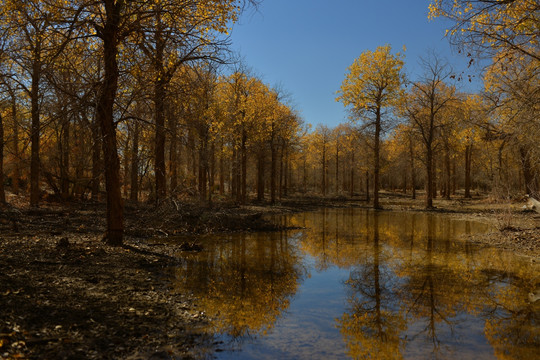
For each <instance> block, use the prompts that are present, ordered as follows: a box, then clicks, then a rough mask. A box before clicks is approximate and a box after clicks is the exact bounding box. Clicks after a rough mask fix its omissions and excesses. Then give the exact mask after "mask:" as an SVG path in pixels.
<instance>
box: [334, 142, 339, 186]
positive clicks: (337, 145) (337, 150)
mask: <svg viewBox="0 0 540 360" xmlns="http://www.w3.org/2000/svg"><path fill="white" fill-rule="evenodd" d="M335 175H336V186H335V190H336V195H338V194H339V137H338V138H337V139H336V174H335Z"/></svg>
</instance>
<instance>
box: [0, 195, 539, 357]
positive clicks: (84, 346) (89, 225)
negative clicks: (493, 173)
mask: <svg viewBox="0 0 540 360" xmlns="http://www.w3.org/2000/svg"><path fill="white" fill-rule="evenodd" d="M9 201H10V206H9V207H7V208H4V209H0V233H1V237H0V359H3V358H6V359H7V358H9V359H11V358H32V359H82V358H84V359H179V358H182V359H189V358H201V357H204V356H205V354H212V353H213V352H214V351H216V349H218V348H219V344H215V343H213V339H212V337H210V336H208V335H206V334H205V332H204V330H203V329H204V326H205V324H206V323H207V321H208V319H207V318H206V316H205V313H204V311H203V310H202V309H199V308H198V307H197V303H196V301H195V300H194V299H193V297H192V294H188V293H186V294H179V293H177V292H174V291H173V290H172V289H171V286H170V284H169V283H168V279H169V278H170V277H169V271H170V270H171V269H172V268H174V267H175V266H178V264H179V261H180V260H179V259H178V256H177V254H178V253H179V252H180V251H197V250H198V244H195V245H193V244H186V243H183V244H177V245H168V246H155V245H156V244H155V243H153V242H151V241H147V239H149V238H152V237H156V236H158V237H163V236H171V235H191V234H203V233H219V232H230V231H262V230H278V229H279V228H278V227H276V226H275V225H273V224H272V223H271V222H269V221H266V220H265V218H264V215H269V214H283V213H292V212H299V211H310V210H315V209H317V208H321V207H365V208H367V207H368V204H367V202H365V201H362V200H360V199H353V200H350V199H347V198H345V197H339V198H324V199H322V198H319V197H310V198H290V199H287V200H283V201H280V203H278V204H275V205H272V206H271V205H269V204H257V203H251V204H249V205H245V206H237V205H234V204H232V203H219V204H214V206H213V207H212V208H211V209H209V208H207V207H204V206H200V205H198V204H197V203H186V202H176V201H172V200H170V201H166V202H164V203H163V204H161V205H160V206H157V207H156V206H150V205H140V206H133V205H132V204H129V203H128V204H126V213H125V218H126V238H125V246H124V247H121V248H111V247H108V246H106V245H105V244H103V242H102V241H100V240H101V236H102V234H103V231H104V227H105V222H104V212H105V206H104V204H102V203H70V204H52V203H49V204H45V205H43V206H42V207H40V208H39V209H35V208H29V207H28V206H26V205H25V203H24V201H23V200H20V199H18V198H15V197H13V196H12V197H11V198H10V199H9ZM381 204H382V206H383V208H384V211H419V212H424V211H426V210H424V208H423V200H422V199H421V197H419V199H417V200H411V199H410V196H408V195H403V194H397V193H382V198H381ZM524 204H525V203H524V202H520V201H515V202H512V203H509V202H504V203H502V202H494V201H491V200H490V199H489V198H487V197H477V198H474V199H467V200H465V199H462V198H457V197H456V198H455V199H454V200H444V199H440V198H438V199H436V200H435V202H434V205H435V206H436V209H434V210H431V211H433V212H437V213H447V214H449V216H456V217H460V218H466V219H475V220H478V221H482V222H487V223H490V224H492V225H493V227H494V229H496V230H494V231H493V232H491V233H489V234H485V235H479V236H474V237H471V238H470V239H469V240H470V241H474V242H476V243H479V244H486V246H488V245H489V246H497V247H501V248H505V249H510V250H512V251H514V252H516V253H518V254H521V255H523V256H528V257H530V258H531V261H540V257H539V256H540V214H538V213H536V212H533V211H524V210H523V205H524Z"/></svg>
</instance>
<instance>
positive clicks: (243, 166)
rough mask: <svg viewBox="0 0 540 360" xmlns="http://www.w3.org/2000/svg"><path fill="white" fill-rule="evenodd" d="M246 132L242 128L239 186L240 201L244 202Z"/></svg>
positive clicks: (245, 185)
mask: <svg viewBox="0 0 540 360" xmlns="http://www.w3.org/2000/svg"><path fill="white" fill-rule="evenodd" d="M246 142H247V133H246V130H245V129H242V146H241V156H242V157H241V164H242V188H241V193H242V195H241V198H240V203H241V204H245V203H246V196H247V195H246V187H247V148H246Z"/></svg>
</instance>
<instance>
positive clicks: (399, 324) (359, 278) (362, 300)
mask: <svg viewBox="0 0 540 360" xmlns="http://www.w3.org/2000/svg"><path fill="white" fill-rule="evenodd" d="M371 216H372V220H373V224H372V225H373V226H372V227H371V229H373V237H372V241H373V244H372V245H373V247H372V258H368V260H366V261H365V262H364V263H363V264H359V265H358V268H357V269H356V270H354V271H352V272H351V275H350V277H349V280H347V282H346V283H347V285H348V286H349V287H350V289H349V293H350V294H349V300H348V301H349V304H350V309H349V310H348V312H347V313H345V314H343V316H342V317H341V318H340V319H338V320H337V321H338V326H339V328H340V331H341V333H342V335H343V337H344V339H345V342H346V343H347V347H348V349H349V355H350V356H352V357H353V358H356V359H369V358H377V359H394V358H400V357H401V351H402V348H403V346H404V343H403V341H402V340H401V339H400V338H399V335H400V333H401V332H402V331H403V330H404V328H405V321H404V318H403V317H402V316H401V314H399V312H398V311H396V310H395V309H396V308H397V306H396V300H397V299H396V294H395V289H394V287H395V284H394V282H393V280H392V278H393V276H392V275H391V274H390V273H389V269H388V268H387V267H386V266H385V265H384V261H381V256H384V255H383V254H384V253H383V252H382V250H381V247H380V244H379V224H378V216H379V214H378V213H372V214H371ZM368 224H369V222H368Z"/></svg>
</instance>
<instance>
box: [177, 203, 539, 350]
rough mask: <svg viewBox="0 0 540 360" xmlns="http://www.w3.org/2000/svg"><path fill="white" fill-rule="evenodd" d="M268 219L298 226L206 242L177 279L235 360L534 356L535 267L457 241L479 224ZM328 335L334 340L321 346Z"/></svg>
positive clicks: (401, 218) (410, 218)
mask: <svg viewBox="0 0 540 360" xmlns="http://www.w3.org/2000/svg"><path fill="white" fill-rule="evenodd" d="M276 221H281V222H286V223H288V224H289V225H292V226H298V227H302V228H304V230H301V231H291V232H283V233H271V234H268V233H266V234H236V235H229V236H227V237H224V238H223V237H222V238H214V237H208V238H206V239H204V240H203V241H204V242H205V251H203V252H202V253H200V254H198V255H189V256H187V257H186V258H185V259H184V260H185V261H184V266H182V267H180V268H179V269H178V272H177V276H176V279H177V285H178V287H179V288H180V289H183V290H182V291H185V290H186V289H188V290H190V291H192V292H193V293H194V294H195V295H196V296H198V298H199V299H200V301H201V305H202V307H203V309H204V310H205V311H207V313H208V314H209V315H210V316H211V317H215V318H216V321H215V322H213V330H212V331H214V332H216V333H221V334H227V335H229V336H231V337H232V338H234V339H237V340H239V341H240V344H241V348H242V349H241V351H239V352H235V353H234V356H232V357H234V358H263V357H266V358H270V359H271V358H275V357H276V356H277V355H278V354H279V357H280V358H313V357H314V356H317V354H321V355H320V357H321V358H322V357H323V355H322V354H323V352H324V358H332V357H334V358H342V357H343V355H344V354H348V356H349V357H351V358H356V359H362V358H379V359H385V358H391V359H394V358H456V357H457V358H473V357H474V358H494V357H497V358H501V359H503V358H504V359H506V358H509V359H510V358H511V359H521V358H523V359H532V358H535V356H536V354H537V353H538V351H539V350H540V326H539V307H540V304H538V303H537V304H531V303H529V302H528V299H527V293H528V292H531V291H533V290H534V288H535V286H536V285H537V283H536V282H537V281H538V275H539V266H538V265H537V264H535V263H531V262H530V261H528V260H527V259H524V258H519V257H515V256H513V254H511V253H509V252H504V251H500V250H495V249H489V248H482V249H480V248H478V247H475V246H473V245H472V244H471V243H468V242H464V241H462V240H460V238H461V236H462V235H464V234H469V233H471V232H483V231H487V230H488V228H487V226H486V225H482V224H478V223H473V222H468V221H462V220H457V219H453V218H451V217H448V216H437V215H431V214H422V213H416V214H411V213H397V212H372V211H367V210H359V209H346V210H344V209H341V210H324V211H321V212H317V213H305V214H298V215H294V216H290V217H289V216H288V217H283V218H280V219H276ZM182 256H184V255H182ZM328 274H333V275H332V276H329V275H328ZM307 278H309V281H307V280H306V279H307ZM328 279H332V280H328ZM336 279H341V280H336ZM314 294H315V295H314ZM307 296H310V298H309V301H307V300H306V297H307ZM336 301H337V302H338V303H340V304H341V305H336V306H329V304H330V303H332V304H335V303H336ZM295 304H302V305H301V306H295ZM321 314H327V315H328V318H329V319H330V320H329V321H327V322H328V323H327V324H326V325H322V326H323V327H324V328H323V327H321V322H322V321H321V319H322V316H321ZM308 317H311V318H312V319H311V320H306V318H308ZM278 319H281V320H278ZM331 319H334V320H333V321H332V320H331ZM310 321H311V323H310ZM294 324H296V325H298V324H302V326H294ZM310 324H311V325H310ZM299 328H301V329H300V330H299ZM291 329H294V331H296V332H297V333H295V332H294V331H293V330H291ZM298 331H301V332H302V333H301V334H300V333H298ZM332 332H335V336H336V339H339V337H341V339H342V341H341V342H340V341H327V342H325V341H324V339H325V338H332V339H334V337H333V336H334V335H332ZM267 333H268V335H266V334H267ZM254 336H255V337H256V338H257V339H256V340H253V337H254ZM246 338H247V339H250V342H249V344H247V343H244V344H243V345H242V340H245V339H246ZM294 338H296V341H293V340H292V339H294ZM299 339H302V340H301V342H300V343H299ZM323 343H324V346H325V348H324V349H321V348H320V346H321V344H323ZM330 347H331V348H330ZM227 356H229V355H227V353H226V352H225V353H220V355H219V357H222V358H227Z"/></svg>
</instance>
